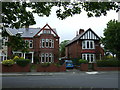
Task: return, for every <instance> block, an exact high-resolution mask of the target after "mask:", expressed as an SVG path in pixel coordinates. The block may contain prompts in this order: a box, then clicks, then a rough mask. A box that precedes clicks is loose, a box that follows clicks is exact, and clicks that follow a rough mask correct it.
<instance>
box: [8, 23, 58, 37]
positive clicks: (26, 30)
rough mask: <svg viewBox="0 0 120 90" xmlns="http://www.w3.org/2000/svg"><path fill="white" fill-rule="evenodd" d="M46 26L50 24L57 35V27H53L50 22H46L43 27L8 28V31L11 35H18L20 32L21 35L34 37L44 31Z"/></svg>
mask: <svg viewBox="0 0 120 90" xmlns="http://www.w3.org/2000/svg"><path fill="white" fill-rule="evenodd" d="M46 26H48V27H49V28H50V29H51V30H52V31H53V32H54V33H55V34H56V35H57V31H56V29H52V28H51V27H50V26H49V25H48V24H46V25H45V26H44V27H43V28H19V29H15V28H13V29H12V28H7V29H6V31H7V32H8V34H10V35H16V34H18V33H19V34H21V37H26V38H32V37H34V36H35V35H37V34H38V33H39V32H40V31H42V30H43V29H44V28H45V27H46Z"/></svg>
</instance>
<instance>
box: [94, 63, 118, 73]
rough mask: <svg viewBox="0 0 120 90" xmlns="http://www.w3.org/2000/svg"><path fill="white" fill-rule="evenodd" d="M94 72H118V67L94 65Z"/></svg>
mask: <svg viewBox="0 0 120 90" xmlns="http://www.w3.org/2000/svg"><path fill="white" fill-rule="evenodd" d="M93 65H94V70H95V71H120V67H97V64H96V63H94V64H93Z"/></svg>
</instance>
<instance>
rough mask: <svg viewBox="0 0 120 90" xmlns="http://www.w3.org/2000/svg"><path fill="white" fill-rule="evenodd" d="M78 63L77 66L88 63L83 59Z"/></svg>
mask: <svg viewBox="0 0 120 90" xmlns="http://www.w3.org/2000/svg"><path fill="white" fill-rule="evenodd" d="M78 63H79V64H82V63H84V64H87V63H88V61H87V60H84V59H80V60H79V61H78Z"/></svg>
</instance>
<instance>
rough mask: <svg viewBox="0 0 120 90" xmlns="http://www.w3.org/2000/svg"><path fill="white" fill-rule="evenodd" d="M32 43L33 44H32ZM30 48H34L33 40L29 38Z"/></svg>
mask: <svg viewBox="0 0 120 90" xmlns="http://www.w3.org/2000/svg"><path fill="white" fill-rule="evenodd" d="M30 44H32V46H30ZM29 48H33V40H29Z"/></svg>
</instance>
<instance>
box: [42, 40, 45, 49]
mask: <svg viewBox="0 0 120 90" xmlns="http://www.w3.org/2000/svg"><path fill="white" fill-rule="evenodd" d="M44 47H45V39H42V48H44Z"/></svg>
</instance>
